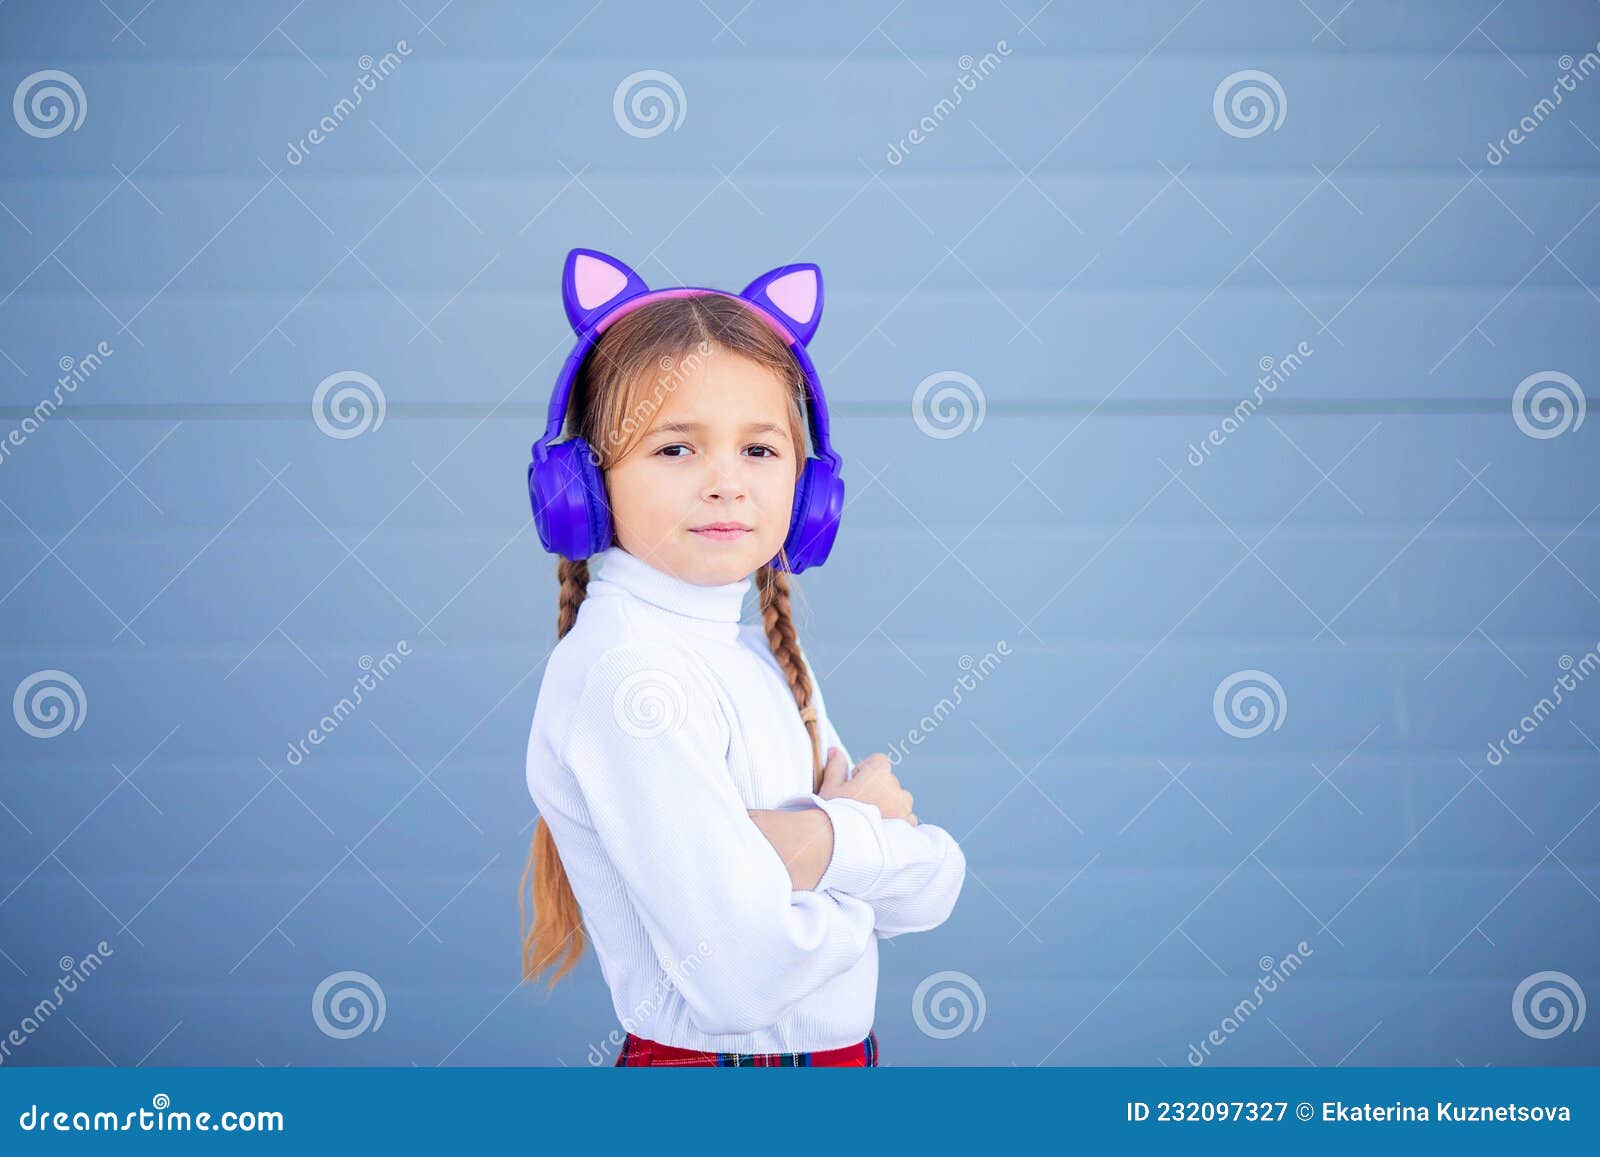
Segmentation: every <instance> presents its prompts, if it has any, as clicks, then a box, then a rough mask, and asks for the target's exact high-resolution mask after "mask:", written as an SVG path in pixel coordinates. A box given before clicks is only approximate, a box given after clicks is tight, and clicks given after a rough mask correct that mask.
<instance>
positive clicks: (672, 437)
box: [518, 249, 966, 1066]
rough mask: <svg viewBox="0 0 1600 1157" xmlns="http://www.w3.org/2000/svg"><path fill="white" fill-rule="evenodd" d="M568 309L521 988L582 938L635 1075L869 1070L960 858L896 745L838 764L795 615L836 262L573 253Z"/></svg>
mask: <svg viewBox="0 0 1600 1157" xmlns="http://www.w3.org/2000/svg"><path fill="white" fill-rule="evenodd" d="M563 298H564V301H565V304H566V307H567V314H568V318H569V320H570V321H571V322H572V325H573V328H574V329H575V330H576V332H577V334H578V343H577V347H576V348H575V349H574V350H573V353H572V355H571V356H570V357H569V358H568V359H567V363H566V365H565V367H564V368H563V370H562V374H561V376H560V378H559V380H558V382H557V387H556V391H555V395H554V397H553V398H552V400H551V405H550V418H549V424H548V426H547V428H546V431H545V435H544V437H543V438H541V439H540V441H539V442H537V443H535V444H534V450H533V453H534V463H533V465H531V466H530V467H529V492H530V498H531V499H532V501H533V504H534V517H535V522H536V524H537V526H538V530H539V535H540V540H541V542H542V543H543V545H544V546H545V547H546V548H547V549H549V550H551V551H553V552H556V553H559V554H560V555H562V558H561V561H560V562H559V563H558V564H557V574H558V576H559V578H560V584H561V587H560V595H559V613H558V615H557V628H556V629H557V635H558V642H557V644H556V646H555V648H554V650H553V651H552V652H551V654H550V657H549V662H548V663H547V665H546V668H545V672H544V677H543V681H542V682H541V684H540V688H539V697H538V702H537V705H536V707H535V709H534V716H533V726H532V730H531V733H530V735H529V740H528V758H527V779H528V789H529V791H530V792H531V794H532V796H533V799H534V802H535V803H536V804H537V805H538V809H539V813H540V819H539V822H538V826H537V828H536V829H535V832H534V837H533V846H532V849H531V851H530V854H529V859H528V868H527V871H526V872H525V873H524V875H523V883H524V885H526V884H527V882H528V877H529V875H530V874H531V876H532V885H531V889H529V891H530V892H531V896H532V900H533V904H534V922H533V926H532V928H531V930H528V931H527V933H526V936H525V939H524V943H523V954H522V956H523V976H524V979H528V980H531V979H534V978H535V977H537V976H538V975H539V974H540V973H541V972H543V971H545V970H546V969H548V968H550V967H552V966H554V965H556V964H557V963H558V961H559V967H558V968H557V969H556V971H555V973H554V975H553V976H552V977H551V978H550V985H551V987H554V985H555V983H556V981H557V980H559V979H560V978H561V977H562V976H563V975H564V974H565V973H566V972H567V971H568V970H569V969H570V968H572V966H573V965H574V964H576V963H577V961H578V958H579V956H580V954H581V953H582V950H583V945H584V940H585V931H587V935H588V936H589V937H592V939H593V942H594V946H595V951H596V955H597V957H598V959H599V963H600V968H601V972H602V974H603V975H604V978H605V981H606V984H607V986H608V987H609V988H610V991H611V1000H612V1006H613V1009H614V1010H615V1012H616V1014H617V1017H618V1019H619V1020H620V1021H621V1023H622V1028H623V1031H624V1034H625V1035H619V1034H617V1033H613V1034H612V1037H613V1041H614V1042H615V1043H617V1044H619V1045H620V1049H619V1053H618V1057H617V1060H616V1061H615V1064H617V1065H624V1066H633V1065H652V1064H654V1065H684V1064H688V1065H696V1064H698V1065H769V1066H770V1065H858V1066H874V1065H876V1064H877V1063H878V1059H877V1038H876V1035H875V1034H874V1032H873V1030H872V1024H873V1013H874V1005H875V1002H876V997H877V979H878V946H877V941H878V939H879V938H882V937H886V936H894V935H898V934H899V933H902V932H919V931H924V930H926V929H929V928H933V927H936V926H937V925H939V924H941V923H942V922H943V921H944V920H945V918H946V917H947V916H948V915H949V914H950V911H951V908H952V907H953V906H954V904H955V901H956V897H957V895H958V893H959V892H960V890H961V884H962V881H963V880H964V878H965V875H966V860H965V858H964V857H963V855H962V852H961V849H960V848H959V847H958V846H957V844H956V842H955V841H954V840H953V839H952V838H951V837H950V835H949V833H948V832H946V831H945V830H943V829H942V828H939V827H935V826H934V825H932V824H922V823H919V822H918V820H917V817H916V816H915V814H913V813H912V811H911V804H912V797H911V794H910V793H909V792H907V791H905V790H904V789H902V788H901V786H900V784H899V782H898V781H897V780H896V778H895V776H894V773H893V772H892V771H891V770H890V769H889V763H888V760H887V758H886V757H885V756H883V755H882V754H875V755H872V756H869V757H868V758H867V759H865V760H863V761H862V762H861V764H860V765H858V766H856V767H855V768H854V774H853V775H852V774H850V773H849V772H848V771H847V769H848V768H850V766H851V764H850V758H849V756H848V754H847V753H846V751H845V749H844V746H843V743H842V742H841V740H840V739H839V735H838V732H837V731H835V730H834V727H833V724H832V722H831V721H830V720H829V718H828V713H827V708H826V706H825V704H824V702H823V697H822V690H821V688H820V687H818V686H817V682H816V678H815V674H814V672H813V671H812V669H811V666H810V664H809V663H808V662H807V660H806V658H805V656H804V655H803V654H802V652H801V650H800V644H799V641H798V639H797V637H796V634H795V628H794V623H793V621H792V619H791V617H790V608H789V581H788V577H787V573H788V572H792V571H798V570H801V569H804V567H805V566H808V565H816V564H817V563H820V562H821V561H822V560H823V559H825V558H826V557H827V554H828V552H829V550H830V548H831V546H832V542H833V536H834V532H835V530H836V528H837V524H838V517H839V513H840V508H841V506H842V496H843V488H842V485H841V484H840V482H839V480H838V476H837V473H836V470H837V466H838V464H839V459H838V456H837V455H836V454H834V453H833V451H832V447H831V445H830V444H829V441H828V436H827V409H826V404H825V402H824V400H823V397H822V393H821V389H820V386H819V384H818V382H817V380H816V372H815V369H814V367H813V366H812V363H811V360H810V357H809V356H808V354H807V353H806V351H805V343H807V342H808V341H810V339H811V336H812V334H814V333H815V332H816V326H817V320H818V317H819V315H820V313H821V306H822V284H821V277H820V272H819V271H818V270H817V267H816V266H814V265H790V266H784V267H782V268H780V269H777V270H773V271H772V272H771V273H768V274H766V275H764V276H763V277H761V278H758V279H757V280H756V281H755V282H753V283H752V284H751V285H750V286H749V287H747V288H746V289H745V290H744V292H743V293H741V294H739V295H738V296H734V295H732V294H728V293H723V292H720V291H716V290H704V289H691V288H682V289H669V290H660V291H655V292H651V291H649V290H648V288H647V287H646V286H645V284H644V282H643V281H642V280H641V279H640V278H639V277H638V275H637V274H635V273H634V272H633V271H632V270H631V269H629V268H628V267H627V266H625V265H623V264H622V263H621V262H619V261H617V260H616V259H615V258H612V257H608V256H606V255H605V254H603V253H597V252H595V251H592V250H582V249H577V250H573V251H572V253H570V254H569V255H568V257H567V262H566V269H565V273H564V277H563ZM569 393H570V394H571V405H570V414H569V413H568V410H569V404H568V395H569ZM568 420H569V421H568ZM564 421H567V432H568V433H569V434H571V435H572V437H570V438H569V439H568V440H567V441H565V442H556V441H555V439H556V438H557V437H558V436H559V434H560V433H561V431H562V427H563V423H564ZM808 421H809V424H810V429H811V432H812V436H813V441H814V442H815V443H816V444H817V450H818V453H819V455H821V456H820V457H816V458H809V459H808V458H807V457H806V449H805V445H806V444H805V427H806V425H807V422H808ZM752 587H754V588H755V589H756V590H757V593H758V601H759V606H760V612H761V622H760V623H759V624H756V623H748V624H747V623H744V622H743V621H742V620H741V608H742V605H743V603H744V599H745V595H746V594H747V593H748V592H749V591H750V590H751V589H752ZM824 753H826V754H825V755H824ZM558 849H559V854H558ZM520 892H521V890H520V889H519V897H518V899H519V907H520V905H521V901H522V895H521V894H520Z"/></svg>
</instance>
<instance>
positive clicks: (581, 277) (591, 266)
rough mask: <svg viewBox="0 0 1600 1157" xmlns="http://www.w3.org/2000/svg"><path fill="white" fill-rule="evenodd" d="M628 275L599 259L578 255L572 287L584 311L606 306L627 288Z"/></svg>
mask: <svg viewBox="0 0 1600 1157" xmlns="http://www.w3.org/2000/svg"><path fill="white" fill-rule="evenodd" d="M627 284H628V275H627V274H626V273H624V272H622V270H620V269H618V268H617V267H616V266H615V265H607V264H606V263H605V262H604V261H601V260H600V259H599V258H598V257H590V256H589V255H588V254H587V253H580V254H578V258H577V261H576V262H575V263H574V264H573V269H572V287H573V291H574V293H575V294H576V296H577V298H578V304H579V305H580V306H582V307H583V308H584V309H586V310H587V309H593V308H594V307H595V306H597V305H604V304H605V303H606V302H608V301H610V300H611V299H612V298H613V297H615V296H617V294H619V293H621V292H622V291H623V289H625V288H626V287H627Z"/></svg>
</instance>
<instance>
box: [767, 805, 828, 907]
mask: <svg viewBox="0 0 1600 1157" xmlns="http://www.w3.org/2000/svg"><path fill="white" fill-rule="evenodd" d="M747 810H748V811H749V813H750V818H751V819H752V820H754V821H755V825H756V827H758V828H760V829H761V834H762V835H763V836H765V837H766V838H767V842H768V843H769V844H771V845H772V847H773V849H774V850H775V851H776V852H777V853H778V857H779V859H781V860H782V861H783V864H784V867H786V868H788V869H789V879H790V880H791V881H792V882H793V884H794V890H795V891H797V892H809V891H811V890H812V889H813V888H815V887H816V886H817V883H818V882H819V881H820V880H821V879H822V873H823V872H825V871H826V870H827V868H828V862H829V861H830V860H831V859H833V821H832V820H830V819H829V818H828V813H827V812H825V811H824V810H823V809H822V808H820V807H808V808H800V809H798V810H795V811H780V810H776V809H757V808H750V809H747Z"/></svg>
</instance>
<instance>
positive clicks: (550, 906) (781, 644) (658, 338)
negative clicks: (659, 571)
mask: <svg viewBox="0 0 1600 1157" xmlns="http://www.w3.org/2000/svg"><path fill="white" fill-rule="evenodd" d="M719 351H720V352H727V353H734V354H738V355H740V356H742V357H746V358H749V359H750V360H751V361H753V362H755V363H756V364H757V365H759V366H761V367H762V368H764V369H767V370H770V371H771V372H773V373H774V374H776V375H777V376H778V378H779V379H780V380H781V381H783V382H784V383H785V384H786V386H787V387H788V395H789V401H790V405H789V425H790V434H791V437H792V438H793V441H794V446H795V475H796V478H797V479H798V477H799V472H800V469H801V468H802V466H803V465H804V460H805V446H806V443H805V414H804V412H803V410H802V408H801V407H802V406H803V405H804V396H805V382H804V377H803V374H802V371H801V369H800V366H799V363H798V362H796V361H795V359H794V356H793V355H792V354H791V353H790V352H789V349H788V346H787V344H786V343H785V342H784V340H783V339H782V338H781V337H779V336H778V335H777V334H776V333H775V332H774V331H773V330H772V329H771V328H770V327H769V326H768V325H767V324H766V322H764V321H763V320H762V319H761V318H760V317H758V316H757V315H756V314H755V313H754V312H753V311H752V310H751V308H750V307H749V306H748V305H745V304H742V303H740V302H738V301H735V300H734V299H732V298H730V297H725V296H722V295H719V294H701V295H696V296H691V297H676V298H665V299H663V300H660V301H656V302H651V303H650V304H648V305H644V306H641V307H639V308H638V309H636V310H634V311H632V312H631V313H628V314H626V315H624V316H623V317H621V318H620V319H618V320H617V321H616V322H615V323H613V324H612V325H611V326H610V327H609V328H607V330H606V331H605V333H604V334H603V335H602V336H601V338H600V340H599V341H598V342H597V343H596V345H595V348H594V349H593V351H591V353H590V355H589V357H588V359H587V360H586V361H585V363H584V367H583V369H582V371H581V372H580V374H579V376H578V380H577V381H576V382H575V383H574V389H573V395H572V404H571V406H570V407H569V410H568V419H567V433H568V434H569V435H575V436H577V437H581V438H583V439H584V440H585V441H586V442H588V443H589V446H590V447H591V448H592V449H593V450H594V452H595V456H596V458H597V459H598V463H597V464H598V465H599V467H600V469H601V470H602V471H604V470H606V469H607V468H608V467H609V466H610V465H611V464H613V463H614V462H616V461H618V460H619V459H621V458H623V457H624V456H626V454H627V453H628V451H630V450H631V449H632V448H633V447H634V446H635V445H637V444H638V442H639V441H640V440H641V439H642V438H643V437H644V433H645V431H646V429H647V428H648V427H649V426H650V421H651V415H652V413H653V410H654V407H656V406H658V405H659V394H660V392H661V390H662V389H663V388H666V389H668V390H670V389H673V388H676V382H674V381H671V378H672V377H673V376H674V375H675V374H676V372H677V371H678V370H679V369H680V368H681V367H682V366H684V365H688V364H690V363H691V362H692V360H693V359H694V358H695V357H696V356H699V357H706V356H715V355H716V353H717V352H719ZM652 377H655V378H656V384H655V386H654V387H653V388H651V389H650V390H649V391H648V394H649V395H654V397H653V398H652V397H651V396H647V387H649V385H650V379H651V378H652ZM556 576H557V577H558V578H559V579H560V582H561V589H560V592H559V594H558V596H557V603H556V638H557V639H560V638H561V637H562V636H564V635H566V633H567V632H568V631H570V630H571V629H572V626H573V624H574V623H575V622H576V621H577V619H578V608H579V607H580V606H581V605H582V603H583V599H584V595H585V593H586V592H587V590H588V586H589V564H588V562H587V561H586V560H578V561H574V560H572V559H567V558H563V559H561V560H560V561H559V562H558V563H557V564H556ZM755 577H756V588H757V590H758V592H759V594H760V602H761V619H762V623H763V624H764V625H765V628H766V635H767V645H768V646H770V647H771V648H772V654H773V657H774V658H776V659H777V661H778V666H779V668H780V669H781V670H782V671H783V673H784V676H785V677H786V678H787V679H788V681H789V689H790V690H791V691H792V692H793V693H794V701H795V706H796V707H797V708H799V711H800V718H801V719H802V720H803V721H804V723H805V726H806V730H807V732H808V733H809V734H810V736H811V764H812V767H811V779H812V790H813V791H817V790H820V788H821V785H822V736H821V733H820V730H819V727H818V724H817V712H816V708H815V707H814V706H813V705H812V690H811V677H810V675H809V674H808V673H807V670H806V665H805V662H804V660H803V658H802V654H801V650H800V640H799V636H798V635H797V634H796V633H795V627H794V620H793V617H792V616H791V614H790V605H789V576H788V574H787V573H786V572H785V571H783V570H780V569H778V568H776V567H773V566H770V565H768V566H763V567H761V568H760V569H759V570H757V571H756V576H755ZM530 876H531V877H532V886H531V887H530V886H529V882H528V881H529V877H530ZM526 897H531V898H532V900H533V907H534V919H533V926H532V928H525V932H524V936H523V941H522V978H523V979H524V980H534V979H536V978H537V977H538V976H539V974H540V973H542V972H544V971H545V970H547V969H549V968H551V967H552V966H555V965H556V963H557V957H560V958H561V959H560V963H559V967H557V968H556V970H555V972H554V974H553V975H552V976H551V977H550V983H549V987H550V988H554V987H555V984H556V982H557V981H558V980H560V979H561V978H562V976H564V975H565V974H566V973H567V971H568V970H570V969H571V968H572V967H573V966H574V965H575V964H577V962H578V959H579V957H580V956H582V954H583V943H584V932H583V913H582V911H581V910H580V908H579V907H578V899H577V897H576V896H575V895H574V894H573V891H572V885H571V883H570V882H569V881H568V879H567V872H566V869H565V868H564V867H563V866H562V864H561V856H560V854H559V853H558V852H557V850H556V844H555V838H554V837H553V836H552V835H551V833H550V826H549V825H548V824H547V823H545V821H544V818H543V817H542V816H541V817H540V818H539V822H538V824H537V826H536V827H535V828H534V832H533V845H532V847H531V848H530V849H529V851H528V865H527V867H526V868H525V869H524V870H523V873H522V882H521V883H520V884H519V885H518V891H517V909H518V912H519V913H521V915H522V918H523V922H524V925H526V908H525V899H526Z"/></svg>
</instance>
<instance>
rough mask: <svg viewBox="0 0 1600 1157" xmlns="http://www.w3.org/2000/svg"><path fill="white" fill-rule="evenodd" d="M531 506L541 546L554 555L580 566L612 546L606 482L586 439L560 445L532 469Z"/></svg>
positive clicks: (529, 495)
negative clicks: (592, 556)
mask: <svg viewBox="0 0 1600 1157" xmlns="http://www.w3.org/2000/svg"><path fill="white" fill-rule="evenodd" d="M528 500H529V502H530V503H531V504H532V506H533V524H534V527H535V529H537V530H538V532H539V542H540V544H541V545H542V546H543V547H544V548H545V550H547V551H550V552H551V553H552V554H559V555H561V556H562V557H563V558H569V559H573V560H575V561H576V560H578V559H584V558H588V557H589V556H590V555H592V554H594V553H595V552H596V551H601V550H604V549H606V547H608V546H610V545H611V508H610V506H609V505H608V504H607V502H606V488H605V480H604V479H603V478H602V477H601V476H600V468H599V467H598V466H597V465H596V464H595V459H594V452H593V451H592V450H591V449H590V448H589V444H588V443H587V442H585V441H584V440H583V439H582V438H569V439H568V440H567V441H565V442H557V443H555V444H554V445H553V446H551V447H549V449H548V452H547V453H546V455H545V459H544V461H542V462H533V463H531V464H530V465H529V466H528Z"/></svg>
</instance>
